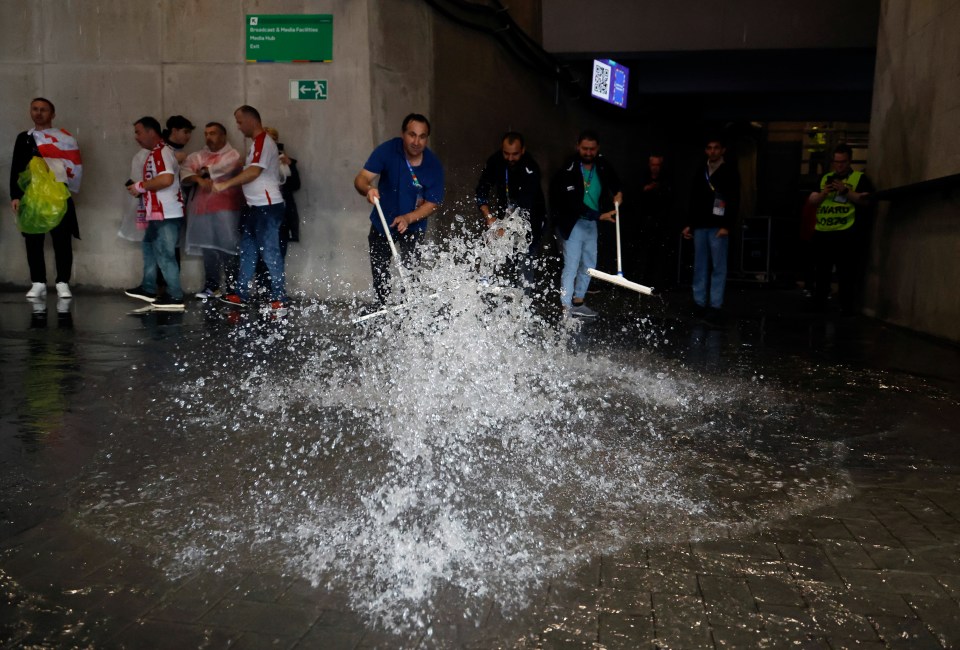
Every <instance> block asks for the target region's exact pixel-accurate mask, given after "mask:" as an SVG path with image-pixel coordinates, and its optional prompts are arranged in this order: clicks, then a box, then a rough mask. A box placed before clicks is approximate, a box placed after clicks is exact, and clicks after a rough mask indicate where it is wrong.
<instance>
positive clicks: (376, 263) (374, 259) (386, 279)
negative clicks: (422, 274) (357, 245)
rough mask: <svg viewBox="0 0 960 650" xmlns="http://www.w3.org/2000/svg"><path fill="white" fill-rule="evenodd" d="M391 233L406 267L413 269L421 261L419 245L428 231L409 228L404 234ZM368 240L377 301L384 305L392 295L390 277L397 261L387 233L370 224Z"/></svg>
mask: <svg viewBox="0 0 960 650" xmlns="http://www.w3.org/2000/svg"><path fill="white" fill-rule="evenodd" d="M390 234H391V235H393V243H394V244H395V245H396V247H397V251H398V252H399V253H400V259H401V261H402V263H403V266H404V268H405V269H412V268H414V267H415V266H417V264H418V263H419V261H420V251H419V247H420V244H421V243H422V242H423V238H424V236H425V235H426V232H425V231H420V230H418V231H413V230H408V231H407V232H405V233H404V234H402V235H398V234H395V233H390ZM367 242H368V243H369V244H370V272H371V274H372V275H373V290H374V291H375V292H376V294H377V301H378V302H379V303H380V304H381V305H382V304H384V303H385V302H386V301H387V297H388V296H389V295H390V278H391V275H392V273H393V265H394V264H396V262H394V261H393V259H392V257H393V255H392V253H391V251H390V242H388V241H387V237H386V235H381V234H380V233H378V232H377V231H376V230H375V229H374V228H373V226H370V234H369V235H367Z"/></svg>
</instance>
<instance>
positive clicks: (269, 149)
mask: <svg viewBox="0 0 960 650" xmlns="http://www.w3.org/2000/svg"><path fill="white" fill-rule="evenodd" d="M254 165H255V166H257V167H261V168H262V169H263V171H261V172H260V175H259V176H257V177H256V178H255V179H253V180H252V181H250V182H249V183H244V185H243V196H244V198H246V199H247V205H276V204H278V203H283V196H282V195H281V194H280V184H281V180H280V150H279V149H277V143H276V142H274V141H273V138H271V137H270V136H269V135H267V132H266V131H261V132H260V135H258V136H257V137H255V138H254V139H253V146H251V147H250V150H249V151H247V161H246V165H244V169H246V168H247V167H251V166H254Z"/></svg>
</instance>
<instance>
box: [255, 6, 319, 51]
mask: <svg viewBox="0 0 960 650" xmlns="http://www.w3.org/2000/svg"><path fill="white" fill-rule="evenodd" d="M332 60H333V16H332V15H331V14H257V15H248V16H247V61H250V62H257V63H273V62H282V63H300V62H328V61H332Z"/></svg>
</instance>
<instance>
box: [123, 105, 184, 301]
mask: <svg viewBox="0 0 960 650" xmlns="http://www.w3.org/2000/svg"><path fill="white" fill-rule="evenodd" d="M133 135H134V139H136V141H137V144H139V145H140V146H141V147H143V148H144V149H146V150H147V151H149V154H148V155H147V159H146V160H145V161H144V163H143V170H142V174H141V177H142V178H141V180H139V181H137V182H135V183H131V184H130V185H128V186H127V191H128V192H129V193H130V195H131V196H134V197H138V198H139V199H140V207H139V210H138V213H137V225H138V227H139V228H141V229H142V230H144V234H143V280H142V281H141V282H140V286H138V287H134V288H133V289H127V290H126V291H125V292H124V293H125V294H126V295H128V296H130V297H131V298H137V299H138V300H144V301H146V302H149V303H152V304H153V306H154V308H155V309H160V310H165V311H183V308H184V304H183V289H182V288H181V287H180V267H179V265H178V264H177V259H176V249H177V242H178V241H179V239H180V228H181V226H182V224H183V196H182V195H181V194H180V165H179V164H177V159H176V158H175V157H174V155H173V151H171V150H170V148H169V147H167V146H166V144H165V143H164V141H163V137H161V135H160V123H159V122H158V121H157V120H156V118H153V117H142V118H140V119H139V120H137V121H136V122H134V123H133ZM158 266H159V267H160V270H161V271H162V272H163V277H164V279H165V280H166V282H167V294H166V295H163V296H161V297H159V298H158V297H157V267H158Z"/></svg>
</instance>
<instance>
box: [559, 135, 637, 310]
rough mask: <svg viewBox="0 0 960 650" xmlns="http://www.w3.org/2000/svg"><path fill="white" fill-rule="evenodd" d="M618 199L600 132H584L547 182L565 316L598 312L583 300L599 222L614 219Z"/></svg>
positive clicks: (594, 263) (593, 263)
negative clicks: (559, 256)
mask: <svg viewBox="0 0 960 650" xmlns="http://www.w3.org/2000/svg"><path fill="white" fill-rule="evenodd" d="M622 200H623V194H622V192H621V186H620V179H619V177H618V176H617V173H616V172H615V171H614V169H613V167H612V166H611V165H610V164H609V163H608V162H607V161H606V159H604V158H603V157H602V156H600V142H599V136H598V135H597V134H596V133H594V132H593V131H584V132H583V133H581V134H580V137H579V138H578V139H577V152H576V154H574V155H573V156H572V157H571V158H570V159H569V160H568V161H567V163H566V165H565V166H564V167H563V169H561V170H560V171H559V172H557V173H556V174H555V175H554V177H553V181H552V182H551V184H550V208H551V210H552V214H553V222H554V227H555V229H556V232H557V234H558V235H560V237H561V238H562V240H563V243H562V245H563V272H562V274H561V276H560V287H561V292H560V302H561V304H562V305H563V308H564V313H565V314H566V315H569V316H578V317H580V318H595V317H596V316H597V312H595V311H593V310H592V309H590V308H589V307H587V306H586V305H585V304H583V298H584V296H586V293H587V287H589V286H590V276H589V275H588V274H587V269H589V268H596V266H597V222H598V221H611V222H615V221H616V219H615V217H614V215H615V214H616V211H615V209H614V203H621V202H622Z"/></svg>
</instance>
